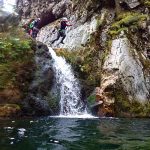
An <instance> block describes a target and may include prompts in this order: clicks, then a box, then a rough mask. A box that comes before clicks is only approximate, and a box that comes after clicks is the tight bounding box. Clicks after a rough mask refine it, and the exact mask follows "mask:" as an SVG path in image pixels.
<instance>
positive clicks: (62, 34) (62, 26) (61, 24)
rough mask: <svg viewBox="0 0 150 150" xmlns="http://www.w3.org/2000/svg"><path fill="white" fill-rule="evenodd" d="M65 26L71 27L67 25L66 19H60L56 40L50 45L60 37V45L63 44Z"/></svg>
mask: <svg viewBox="0 0 150 150" xmlns="http://www.w3.org/2000/svg"><path fill="white" fill-rule="evenodd" d="M67 26H72V25H71V24H68V19H67V18H66V17H64V18H62V20H61V22H60V29H59V30H58V35H57V38H56V39H55V40H53V41H52V42H51V43H52V44H53V43H54V42H55V41H57V40H59V38H60V37H62V39H61V42H60V43H62V44H64V42H63V41H64V39H65V37H66V27H67Z"/></svg>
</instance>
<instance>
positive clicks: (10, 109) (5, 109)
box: [0, 104, 21, 117]
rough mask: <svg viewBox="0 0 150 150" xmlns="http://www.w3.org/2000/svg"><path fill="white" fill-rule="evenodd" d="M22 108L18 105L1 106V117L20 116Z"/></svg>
mask: <svg viewBox="0 0 150 150" xmlns="http://www.w3.org/2000/svg"><path fill="white" fill-rule="evenodd" d="M20 112H21V108H20V106H19V105H17V104H0V117H12V116H14V115H15V116H16V115H19V113H20Z"/></svg>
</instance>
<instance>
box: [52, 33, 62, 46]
mask: <svg viewBox="0 0 150 150" xmlns="http://www.w3.org/2000/svg"><path fill="white" fill-rule="evenodd" d="M59 38H60V33H58V35H57V38H56V39H55V40H53V41H52V42H51V43H52V44H53V43H54V42H55V41H58V40H59Z"/></svg>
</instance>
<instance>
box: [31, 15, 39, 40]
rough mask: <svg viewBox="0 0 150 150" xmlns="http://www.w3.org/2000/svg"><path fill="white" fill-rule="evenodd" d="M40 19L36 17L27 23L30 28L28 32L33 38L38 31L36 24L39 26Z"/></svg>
mask: <svg viewBox="0 0 150 150" xmlns="http://www.w3.org/2000/svg"><path fill="white" fill-rule="evenodd" d="M40 21H41V19H40V18H37V19H35V20H33V21H32V22H31V23H30V25H29V28H30V32H29V34H30V36H31V37H33V38H36V37H37V33H38V32H39V29H38V26H39V23H40Z"/></svg>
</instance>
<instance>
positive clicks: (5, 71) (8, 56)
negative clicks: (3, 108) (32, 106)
mask: <svg viewBox="0 0 150 150" xmlns="http://www.w3.org/2000/svg"><path fill="white" fill-rule="evenodd" d="M34 68H35V67H34V42H33V41H32V40H31V38H29V37H27V36H26V35H25V34H24V32H23V31H22V30H20V29H16V30H13V31H11V32H9V33H6V32H3V33H0V99H1V101H3V102H4V103H9V102H10V101H11V103H13V102H16V101H21V100H22V99H23V98H24V97H25V95H26V93H27V91H28V87H29V83H30V82H31V80H32V77H33V74H32V73H33V71H34ZM15 99H16V100H15Z"/></svg>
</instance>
